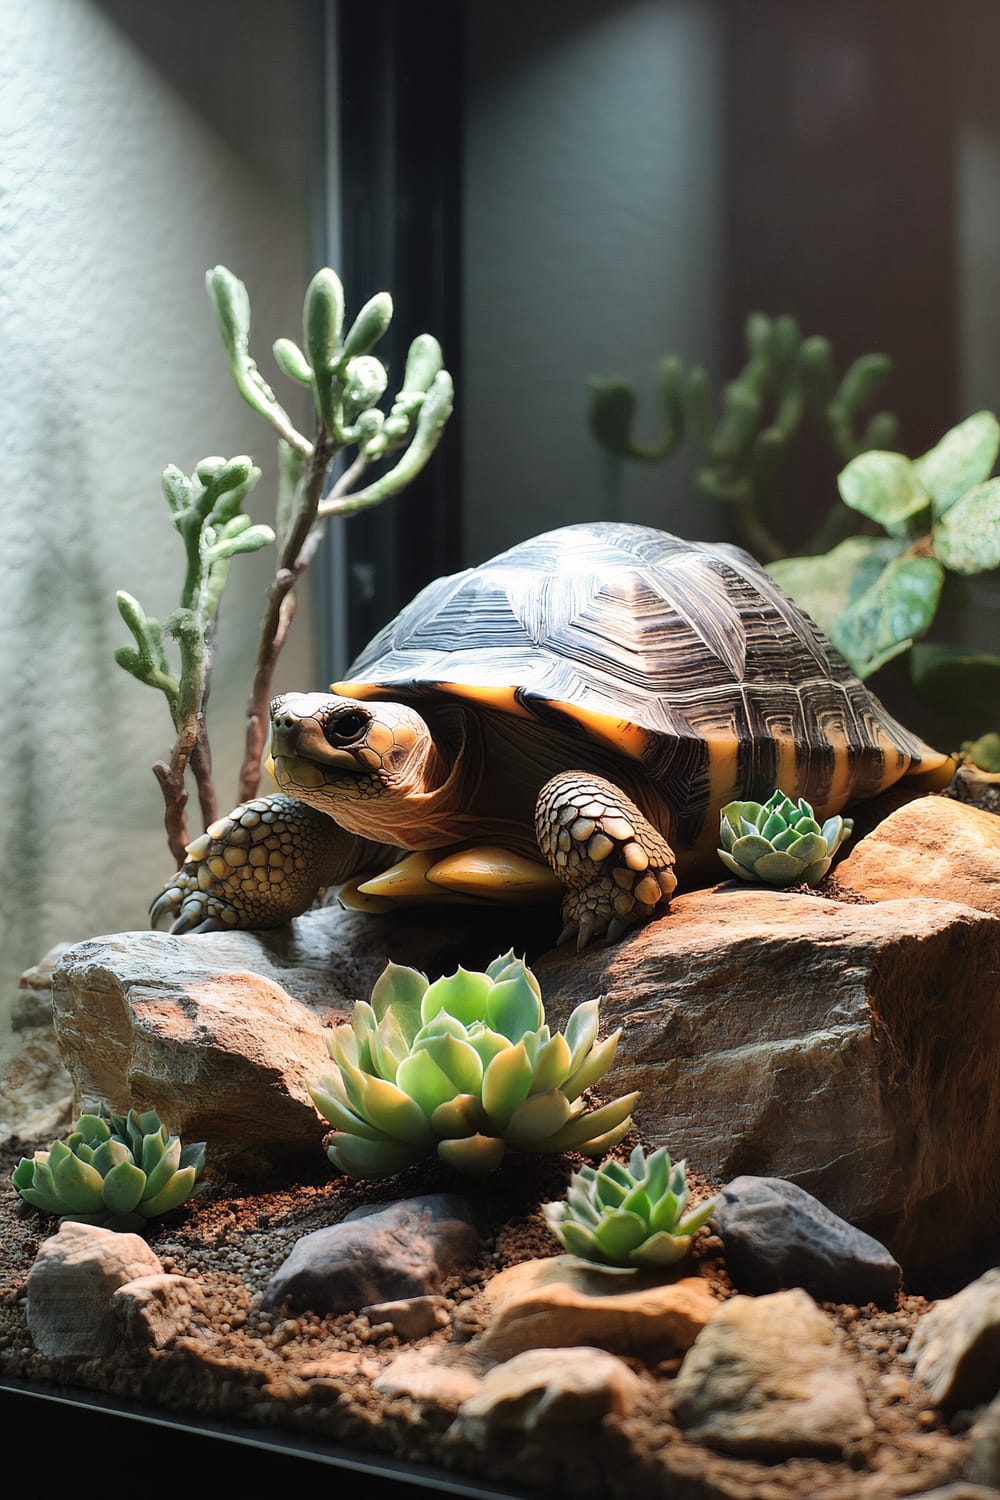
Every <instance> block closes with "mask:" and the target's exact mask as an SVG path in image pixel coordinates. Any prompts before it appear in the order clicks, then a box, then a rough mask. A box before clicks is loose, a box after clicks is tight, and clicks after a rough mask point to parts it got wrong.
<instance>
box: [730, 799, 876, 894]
mask: <svg viewBox="0 0 1000 1500" xmlns="http://www.w3.org/2000/svg"><path fill="white" fill-rule="evenodd" d="M853 827H854V820H853V819H852V818H841V817H833V818H827V820H826V822H825V823H824V824H823V826H822V828H821V827H820V825H819V823H818V822H817V821H816V819H815V818H814V817H813V810H812V808H811V807H810V806H809V803H808V802H806V801H805V799H804V798H800V799H799V801H798V802H793V801H792V800H791V798H790V797H786V796H785V794H784V792H773V793H772V794H771V796H770V797H769V798H768V799H767V801H766V802H764V803H760V802H730V803H728V804H727V805H726V806H725V807H724V808H723V809H722V813H721V816H720V819H719V833H720V837H721V840H722V848H721V849H719V850H717V853H718V856H719V858H720V859H721V860H722V863H723V864H724V865H725V867H726V869H727V870H731V871H732V873H733V874H734V875H738V876H739V877H740V879H741V880H758V881H760V882H761V883H762V884H764V885H818V884H819V882H820V881H821V880H822V879H823V876H824V875H825V874H826V872H827V870H828V869H829V868H830V862H831V860H832V859H833V856H834V855H835V854H836V852H837V850H838V849H839V848H840V846H841V844H842V843H843V842H844V840H845V839H846V838H848V837H849V835H850V833H851V830H852V829H853Z"/></svg>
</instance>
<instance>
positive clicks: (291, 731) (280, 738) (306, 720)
mask: <svg viewBox="0 0 1000 1500" xmlns="http://www.w3.org/2000/svg"><path fill="white" fill-rule="evenodd" d="M271 754H272V756H273V757H274V759H275V760H295V759H301V760H310V761H313V762H315V763H316V764H317V765H321V766H331V767H336V769H337V770H339V771H351V772H353V773H354V774H355V775H357V774H358V773H359V772H360V771H361V770H362V767H361V766H360V765H359V764H358V762H357V760H356V759H355V757H354V756H353V755H352V754H351V753H350V751H349V750H337V749H335V748H334V747H333V745H330V744H328V743H327V740H326V736H325V735H324V733H323V729H322V726H321V725H320V723H319V722H318V720H317V719H315V718H314V717H313V715H312V714H300V713H297V712H296V711H295V709H294V708H293V707H292V706H291V705H290V704H289V702H288V700H287V699H285V700H284V702H282V703H281V704H280V705H279V707H278V709H277V712H275V713H274V715H273V716H272V719H271Z"/></svg>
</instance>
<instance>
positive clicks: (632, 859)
mask: <svg viewBox="0 0 1000 1500" xmlns="http://www.w3.org/2000/svg"><path fill="white" fill-rule="evenodd" d="M535 832H536V835H537V838H538V845H539V848H540V849H541V851H542V853H543V855H544V856H545V858H546V859H547V860H548V862H549V865H550V866H551V868H552V870H553V871H554V872H555V874H556V875H557V876H558V878H559V879H560V880H561V881H562V883H563V887H564V889H565V892H566V894H565V896H564V898H563V906H562V915H563V922H564V923H565V926H564V927H563V930H562V934H561V935H560V938H559V941H560V942H561V943H563V942H565V941H566V940H567V939H568V938H570V937H572V936H573V934H574V933H576V938H577V951H579V950H580V949H582V948H584V947H585V946H586V944H587V943H588V942H590V940H591V938H594V937H602V936H605V935H606V936H607V937H608V939H609V940H610V941H612V942H613V941H614V940H615V939H616V938H619V937H621V935H622V933H623V932H626V931H627V930H628V928H630V927H632V926H634V925H635V924H636V923H638V922H646V921H648V920H649V919H650V918H651V917H653V916H655V915H656V912H657V910H658V909H659V908H661V907H665V906H666V904H667V902H668V901H669V899H670V897H671V895H672V894H673V891H674V889H675V887H676V885H677V879H676V877H675V875H674V852H673V850H672V849H671V847H670V845H669V844H668V843H667V841H666V839H665V838H664V837H663V835H662V834H661V833H659V832H658V831H657V829H655V828H654V827H653V825H652V823H650V821H649V819H648V818H647V817H646V816H645V815H644V814H643V813H642V812H640V810H639V808H637V807H636V805H635V803H634V802H632V801H631V799H630V798H628V797H626V796H625V794H624V792H622V791H620V790H619V789H618V787H616V786H615V785H614V783H613V782H610V781H605V779H604V778H603V777H602V776H595V775H593V774H592V773H591V772H589V771H563V772H560V774H559V775H558V776H553V777H552V779H551V780H550V781H547V782H546V783H545V785H544V786H543V787H542V789H541V791H540V792H539V794H538V801H537V803H536V805H535Z"/></svg>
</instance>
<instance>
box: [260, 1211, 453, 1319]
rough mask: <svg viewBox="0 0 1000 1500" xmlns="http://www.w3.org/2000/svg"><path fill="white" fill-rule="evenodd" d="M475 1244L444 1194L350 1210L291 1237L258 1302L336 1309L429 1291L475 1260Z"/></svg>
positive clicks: (313, 1309) (316, 1309) (352, 1309)
mask: <svg viewBox="0 0 1000 1500" xmlns="http://www.w3.org/2000/svg"><path fill="white" fill-rule="evenodd" d="M479 1244H480V1242H479V1235H478V1233H477V1231H476V1229H475V1226H474V1224H473V1220H472V1214H471V1211H470V1210H469V1208H468V1206H467V1204H466V1203H465V1202H464V1201H463V1200H462V1199H461V1198H459V1197H456V1196H454V1195H453V1194H450V1193H429V1194H427V1195H426V1196H425V1197H422V1198H407V1199H404V1200H403V1201H401V1202H399V1203H392V1204H390V1205H389V1206H388V1207H382V1206H380V1205H376V1206H374V1207H370V1208H363V1209H355V1211H354V1212H353V1213H351V1214H348V1215H347V1217H346V1218H345V1219H343V1220H342V1221H341V1223H339V1224H334V1225H332V1226H331V1227H330V1228H329V1229H317V1230H315V1231H314V1232H313V1233H312V1234H307V1235H304V1236H303V1238H302V1239H300V1240H299V1241H298V1243H297V1244H296V1246H295V1248H294V1250H293V1251H292V1253H291V1255H289V1257H288V1259H287V1260H286V1261H285V1262H284V1264H283V1265H282V1266H280V1267H279V1268H278V1270H277V1271H276V1272H275V1274H274V1275H273V1276H272V1277H271V1280H270V1282H269V1283H268V1286H267V1290H266V1291H265V1293H264V1301H263V1306H264V1307H265V1308H274V1307H280V1306H282V1305H283V1304H287V1305H288V1307H289V1308H290V1309H291V1310H292V1311H297V1312H302V1311H306V1310H308V1311H310V1312H315V1313H320V1314H323V1313H343V1312H358V1311H359V1310H360V1309H361V1308H363V1307H367V1306H369V1305H370V1304H372V1303H378V1302H390V1301H395V1300H397V1299H400V1298H405V1297H422V1296H428V1295H433V1294H434V1293H436V1292H438V1291H440V1288H441V1282H442V1279H443V1278H444V1277H445V1276H446V1275H448V1273H449V1272H450V1271H453V1270H455V1269H456V1268H457V1267H458V1266H461V1265H467V1264H469V1263H470V1262H472V1261H474V1260H475V1259H476V1257H477V1255H478V1254H479Z"/></svg>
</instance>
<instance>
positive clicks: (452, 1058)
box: [397, 1035, 483, 1098]
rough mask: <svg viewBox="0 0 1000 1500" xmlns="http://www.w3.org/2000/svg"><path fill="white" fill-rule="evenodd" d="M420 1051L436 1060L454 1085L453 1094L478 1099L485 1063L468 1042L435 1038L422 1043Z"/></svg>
mask: <svg viewBox="0 0 1000 1500" xmlns="http://www.w3.org/2000/svg"><path fill="white" fill-rule="evenodd" d="M420 1050H421V1051H422V1052H426V1053H427V1054H428V1055H429V1056H430V1057H432V1058H433V1059H434V1061H435V1063H436V1064H437V1066H438V1067H439V1068H440V1069H441V1072H442V1073H443V1074H444V1075H445V1077H446V1078H447V1079H448V1081H449V1082H450V1084H451V1085H452V1090H451V1092H452V1093H453V1094H456V1093H458V1094H475V1095H476V1097H477V1098H478V1096H479V1091H480V1089H481V1087H482V1082H483V1063H482V1059H481V1058H480V1056H479V1053H478V1052H477V1051H476V1050H475V1048H474V1047H470V1046H469V1043H468V1042H465V1041H459V1040H458V1039H457V1037H453V1036H447V1035H445V1036H433V1037H428V1038H427V1040H426V1041H423V1042H421V1043H420ZM398 1076H399V1069H397V1077H398Z"/></svg>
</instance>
